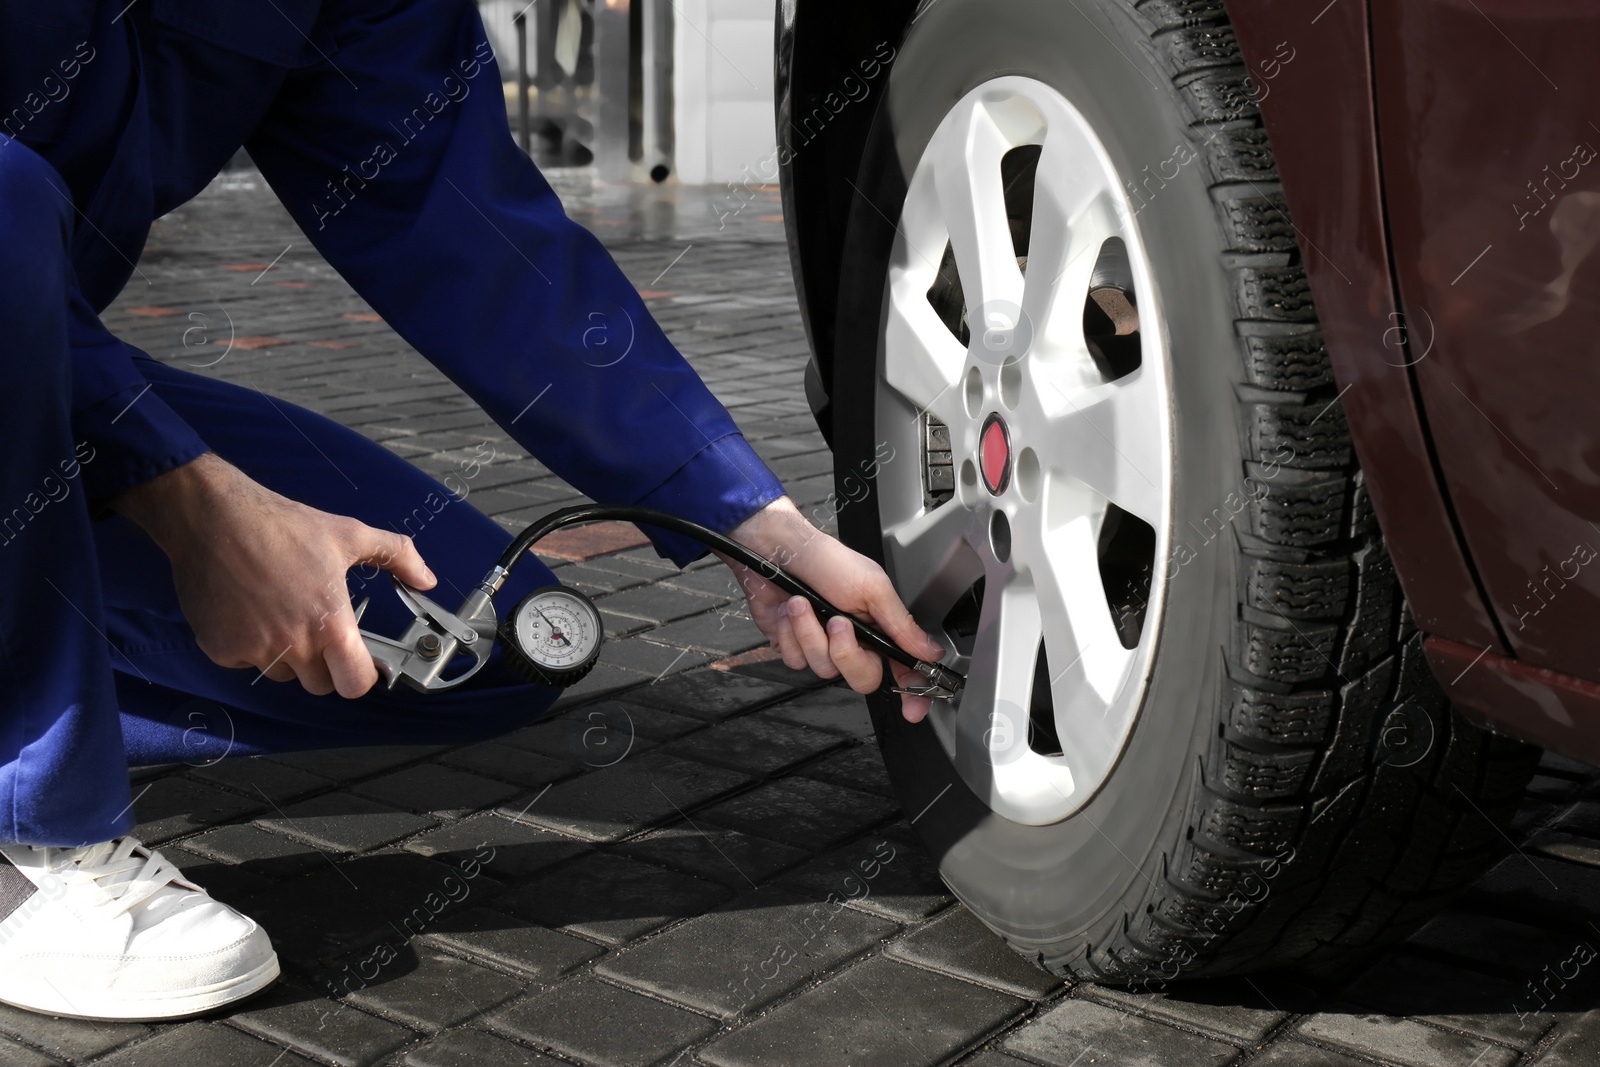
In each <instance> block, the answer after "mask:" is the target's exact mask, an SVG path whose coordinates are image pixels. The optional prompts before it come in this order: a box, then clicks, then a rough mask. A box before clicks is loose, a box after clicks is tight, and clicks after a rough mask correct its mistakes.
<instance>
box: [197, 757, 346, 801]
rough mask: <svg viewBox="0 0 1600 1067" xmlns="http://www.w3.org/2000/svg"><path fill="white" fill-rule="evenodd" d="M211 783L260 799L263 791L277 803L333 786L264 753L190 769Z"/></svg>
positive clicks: (325, 780)
mask: <svg viewBox="0 0 1600 1067" xmlns="http://www.w3.org/2000/svg"><path fill="white" fill-rule="evenodd" d="M187 773H188V777H190V778H197V779H199V780H201V781H203V782H209V783H211V784H212V785H220V786H226V787H228V788H229V789H232V790H234V791H235V792H239V793H243V794H244V795H245V796H247V797H255V798H257V799H260V797H261V795H262V794H265V795H266V796H267V798H268V799H269V800H271V801H273V802H276V803H278V804H287V803H288V802H290V801H291V800H298V799H300V798H301V797H303V796H306V795H307V794H309V793H316V792H320V791H322V790H324V789H332V788H333V786H334V783H333V781H332V780H331V779H328V778H324V777H322V776H321V775H319V774H312V773H310V772H309V771H303V770H300V769H299V768H297V767H291V766H288V765H287V764H283V763H275V762H273V761H272V760H269V759H265V758H263V757H261V756H251V757H242V756H241V757H233V758H229V759H224V760H218V761H217V762H216V763H211V764H207V765H206V766H203V767H196V768H194V769H193V770H191V771H189V772H187Z"/></svg>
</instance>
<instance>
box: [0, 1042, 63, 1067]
mask: <svg viewBox="0 0 1600 1067" xmlns="http://www.w3.org/2000/svg"><path fill="white" fill-rule="evenodd" d="M0 1063H3V1064H5V1065H6V1067H57V1065H58V1064H60V1063H61V1061H60V1060H58V1059H53V1058H51V1057H49V1056H46V1055H45V1054H44V1053H42V1052H40V1051H38V1050H37V1049H32V1048H29V1047H28V1046H27V1045H23V1044H19V1043H17V1042H15V1041H12V1040H11V1039H10V1038H4V1037H0Z"/></svg>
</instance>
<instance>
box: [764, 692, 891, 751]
mask: <svg viewBox="0 0 1600 1067" xmlns="http://www.w3.org/2000/svg"><path fill="white" fill-rule="evenodd" d="M762 714H763V715H770V716H772V717H774V718H777V719H782V720H783V721H784V722H789V723H794V724H795V725H797V726H810V727H813V728H815V729H818V730H832V731H833V732H835V733H840V734H846V735H848V736H850V737H854V738H857V739H858V740H862V741H870V740H872V739H873V737H874V734H873V731H872V716H871V715H870V714H869V713H868V711H867V701H866V698H865V697H863V696H862V695H861V694H860V693H857V692H855V691H853V690H851V689H849V688H847V687H845V686H842V685H829V686H825V687H823V688H821V689H814V690H812V691H811V692H809V693H805V694H802V695H800V696H797V697H795V698H794V699H793V700H785V701H784V702H783V703H781V704H778V705H777V706H775V707H771V708H767V709H766V710H764V711H763V712H762Z"/></svg>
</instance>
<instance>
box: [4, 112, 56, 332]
mask: <svg viewBox="0 0 1600 1067" xmlns="http://www.w3.org/2000/svg"><path fill="white" fill-rule="evenodd" d="M71 235H72V201H71V199H70V194H69V193H68V191H67V183H66V182H65V181H64V180H62V178H61V175H60V174H59V173H57V172H56V169H55V168H54V167H52V166H51V165H50V164H49V163H47V162H45V159H44V157H43V156H41V155H39V153H37V152H35V151H34V150H33V149H31V148H29V147H28V146H27V145H25V144H23V143H22V142H21V141H17V140H13V139H12V138H10V137H7V136H5V135H4V134H0V293H6V294H9V295H8V296H5V297H0V299H7V300H9V301H10V302H12V303H14V304H16V305H17V306H20V307H24V308H27V307H37V300H38V299H39V298H41V297H42V296H43V294H42V293H40V292H38V289H39V287H40V285H41V284H43V285H48V286H50V287H51V288H55V287H57V286H59V283H60V276H61V272H60V271H59V270H56V269H53V268H54V267H57V266H61V265H64V263H65V260H66V258H67V255H68V245H69V242H70V241H71Z"/></svg>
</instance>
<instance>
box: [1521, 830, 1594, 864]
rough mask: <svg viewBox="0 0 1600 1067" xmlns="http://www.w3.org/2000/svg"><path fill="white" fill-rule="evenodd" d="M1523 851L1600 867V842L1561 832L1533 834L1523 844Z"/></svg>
mask: <svg viewBox="0 0 1600 1067" xmlns="http://www.w3.org/2000/svg"><path fill="white" fill-rule="evenodd" d="M1522 850H1523V851H1524V852H1533V853H1536V854H1538V855H1541V856H1549V857H1550V858H1551V859H1557V860H1566V861H1568V862H1571V863H1582V864H1584V865H1586V866H1589V867H1600V840H1596V839H1595V838H1592V837H1582V836H1580V835H1578V834H1569V833H1564V832H1562V831H1560V830H1541V831H1539V832H1538V833H1535V834H1533V835H1532V836H1530V837H1529V838H1528V840H1527V841H1525V842H1523V844H1522Z"/></svg>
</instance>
